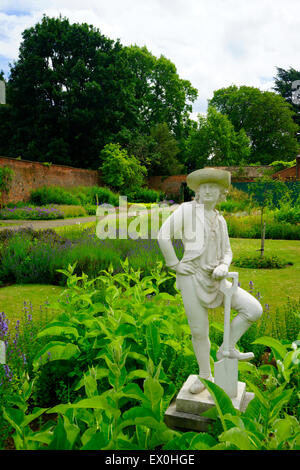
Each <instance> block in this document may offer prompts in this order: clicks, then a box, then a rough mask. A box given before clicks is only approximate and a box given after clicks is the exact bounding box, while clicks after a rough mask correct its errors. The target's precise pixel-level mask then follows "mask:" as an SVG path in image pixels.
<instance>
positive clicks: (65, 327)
mask: <svg viewBox="0 0 300 470" xmlns="http://www.w3.org/2000/svg"><path fill="white" fill-rule="evenodd" d="M70 335H71V336H73V337H74V338H78V336H79V334H78V331H77V328H75V327H74V326H72V324H70V323H67V322H52V323H50V324H49V325H47V326H46V327H45V328H43V330H42V331H40V332H39V333H38V334H37V338H42V337H44V336H70Z"/></svg>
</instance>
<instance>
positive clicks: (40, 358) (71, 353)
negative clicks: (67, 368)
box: [33, 341, 80, 368]
mask: <svg viewBox="0 0 300 470" xmlns="http://www.w3.org/2000/svg"><path fill="white" fill-rule="evenodd" d="M79 354H80V349H79V348H78V346H76V345H75V344H73V343H64V342H62V341H51V342H50V343H48V344H46V345H45V346H44V347H43V348H42V350H41V351H39V352H38V354H37V355H36V356H35V358H34V361H33V366H34V368H38V367H39V366H41V365H42V364H45V363H46V362H48V361H57V360H69V359H72V358H75V357H77V356H79Z"/></svg>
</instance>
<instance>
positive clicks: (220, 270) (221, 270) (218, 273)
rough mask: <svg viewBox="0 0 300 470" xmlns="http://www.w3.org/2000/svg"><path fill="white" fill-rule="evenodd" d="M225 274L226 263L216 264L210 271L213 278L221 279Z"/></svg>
mask: <svg viewBox="0 0 300 470" xmlns="http://www.w3.org/2000/svg"><path fill="white" fill-rule="evenodd" d="M227 275H228V266H227V264H219V266H217V267H216V268H215V269H214V271H213V273H212V277H213V279H223V278H224V277H226V276H227Z"/></svg>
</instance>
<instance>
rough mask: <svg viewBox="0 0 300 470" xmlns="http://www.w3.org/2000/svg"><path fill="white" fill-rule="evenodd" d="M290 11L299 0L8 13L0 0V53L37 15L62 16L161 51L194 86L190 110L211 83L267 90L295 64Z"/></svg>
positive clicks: (90, 4) (50, 7) (62, 6)
mask: <svg viewBox="0 0 300 470" xmlns="http://www.w3.org/2000/svg"><path fill="white" fill-rule="evenodd" d="M297 10H298V0H289V2H285V3H283V2H282V1H279V0H273V1H271V0H252V2H246V1H243V2H241V1H240V0H214V1H212V0H201V1H200V0H172V1H171V0H151V1H145V0H144V1H141V0H109V2H107V1H106V0H85V2H84V3H83V2H82V1H81V0H80V1H79V0H50V1H46V0H39V1H34V0H23V1H22V2H21V1H14V6H13V11H12V8H11V2H10V1H7V0H2V1H1V10H0V11H1V12H2V13H0V31H1V35H0V53H1V55H2V57H7V62H9V61H12V60H13V59H16V58H17V55H18V47H19V45H20V41H21V33H22V31H23V30H24V29H25V28H27V27H29V26H33V25H34V24H35V23H36V22H37V21H39V20H40V19H41V18H42V15H43V14H47V15H48V16H56V17H57V16H59V14H61V15H62V16H63V17H64V16H66V17H67V18H69V20H70V21H71V22H78V23H83V22H86V23H88V24H92V25H94V26H95V27H97V28H99V29H100V30H101V32H102V33H103V34H105V35H106V36H108V37H110V38H112V39H115V40H116V39H118V38H119V39H120V41H121V43H122V44H124V45H130V44H137V45H139V46H143V45H146V46H147V48H148V49H149V50H150V51H151V52H152V53H153V54H154V55H156V56H160V55H161V54H162V55H164V56H166V57H167V58H168V59H170V60H171V61H172V62H173V63H174V64H175V65H176V67H177V71H178V73H179V76H180V77H181V78H183V79H187V80H190V82H191V83H192V85H193V86H194V87H195V88H197V89H198V92H199V98H198V100H197V102H196V103H195V104H194V109H193V110H194V112H195V113H197V112H204V111H205V110H206V107H207V100H208V99H210V98H212V96H213V91H214V90H216V89H218V88H222V87H226V86H229V85H231V84H235V85H238V86H240V85H248V86H256V87H259V88H261V89H271V87H272V86H273V77H274V76H275V75H276V73H277V71H276V66H278V67H282V68H289V67H290V66H291V67H294V68H295V69H296V70H299V64H298V61H297V58H298V57H299V52H298V49H299V47H298V43H299V39H298V35H299V33H298V32H299V26H300V20H299V15H298V14H297ZM14 13H15V14H14ZM2 64H3V58H2V61H1V62H0V66H2V68H3V65H2ZM7 70H8V69H7Z"/></svg>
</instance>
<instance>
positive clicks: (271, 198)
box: [249, 176, 288, 257]
mask: <svg viewBox="0 0 300 470" xmlns="http://www.w3.org/2000/svg"><path fill="white" fill-rule="evenodd" d="M287 192H288V188H287V186H286V185H285V183H284V182H283V181H280V180H274V179H273V178H271V177H270V176H261V177H259V178H256V180H255V182H254V183H251V185H250V191H249V194H250V196H251V199H252V200H253V201H254V202H255V203H256V204H257V205H258V206H259V208H260V215H261V219H260V226H261V245H260V250H257V251H260V254H261V256H262V257H263V256H264V251H265V232H266V222H265V221H264V211H265V209H266V208H267V207H271V208H274V206H275V203H276V201H278V199H280V197H283V195H284V194H286V193H287Z"/></svg>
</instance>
